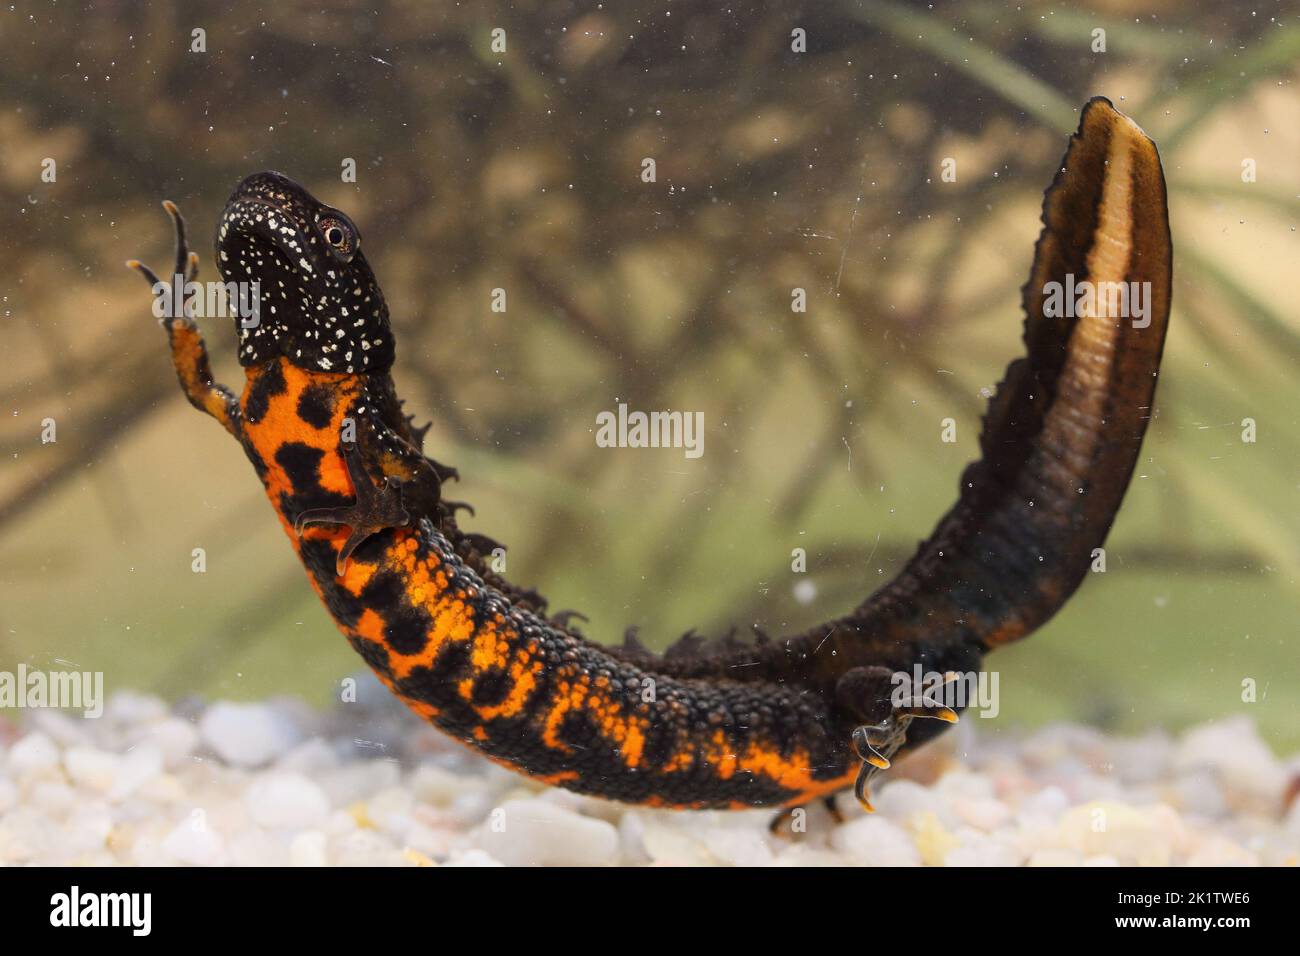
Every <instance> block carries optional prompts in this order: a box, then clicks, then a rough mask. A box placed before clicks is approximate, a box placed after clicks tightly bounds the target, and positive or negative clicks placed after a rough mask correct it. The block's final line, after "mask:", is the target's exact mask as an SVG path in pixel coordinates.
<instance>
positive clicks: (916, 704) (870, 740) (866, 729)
mask: <svg viewBox="0 0 1300 956" xmlns="http://www.w3.org/2000/svg"><path fill="white" fill-rule="evenodd" d="M955 677H956V675H955V674H954V675H950V676H949V677H948V680H949V681H951V680H952V679H954V678H955ZM917 718H926V719H932V720H942V721H946V722H947V723H950V724H955V723H957V720H958V717H957V712H956V711H955V710H953V709H952V708H951V707H949V706H947V705H946V704H944V703H943V701H941V700H938V699H937V698H935V697H934V696H917V697H913V698H910V699H908V700H905V701H902V702H900V703H896V704H895V705H894V707H893V711H892V712H891V713H890V715H889V716H888V717H886V718H885V719H884V720H882V721H880V723H877V724H866V725H863V726H861V727H856V728H854V730H853V735H852V738H851V741H852V745H853V752H854V753H856V754H857V756H858V758H859V759H860V760H861V761H862V766H861V767H859V768H858V776H857V779H856V780H855V781H854V783H853V795H854V796H855V797H857V799H858V803H860V804H861V805H862V808H863V809H864V810H866V811H867V812H868V813H874V812H875V807H873V806H872V805H871V799H870V794H869V792H868V785H869V784H870V782H871V778H872V777H874V776H875V775H876V774H877V773H878V772H879V771H881V770H888V769H889V768H890V766H891V762H890V758H891V757H893V755H894V754H895V753H897V752H898V750H899V749H900V748H901V747H902V746H903V744H904V743H905V742H906V741H907V729H908V727H909V726H911V723H912V721H913V720H916V719H917Z"/></svg>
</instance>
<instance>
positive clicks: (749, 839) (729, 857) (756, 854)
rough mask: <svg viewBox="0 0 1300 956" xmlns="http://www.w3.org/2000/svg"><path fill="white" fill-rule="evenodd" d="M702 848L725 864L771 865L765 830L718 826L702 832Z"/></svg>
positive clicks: (770, 852)
mask: <svg viewBox="0 0 1300 956" xmlns="http://www.w3.org/2000/svg"><path fill="white" fill-rule="evenodd" d="M704 848H705V849H706V850H708V851H709V854H710V855H711V856H712V857H713V858H714V859H715V860H717V861H718V862H719V863H722V864H725V865H727V866H745V867H750V866H771V865H772V848H771V847H770V846H768V843H767V832H766V831H765V830H750V829H747V828H745V829H742V828H741V827H718V828H716V829H712V830H709V831H708V832H706V833H705V834H704Z"/></svg>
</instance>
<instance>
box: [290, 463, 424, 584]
mask: <svg viewBox="0 0 1300 956" xmlns="http://www.w3.org/2000/svg"><path fill="white" fill-rule="evenodd" d="M343 458H344V461H345V462H346V463H347V466H348V474H349V475H350V476H351V478H352V486H353V489H354V491H355V494H356V501H355V502H354V503H353V504H351V505H345V506H343V507H341V508H310V509H308V510H306V511H303V512H301V513H300V514H299V515H298V516H297V518H295V519H294V522H293V528H294V531H295V532H296V533H297V534H298V536H299V537H301V536H302V535H303V533H304V531H305V530H306V527H307V525H309V524H341V525H347V526H348V527H349V528H351V529H352V533H351V534H349V535H348V537H347V540H346V541H344V542H343V545H342V547H340V548H339V552H338V556H337V557H336V559H335V564H334V567H335V571H336V572H337V573H338V576H339V577H342V576H343V575H344V573H345V572H346V571H347V566H348V558H350V557H351V556H352V552H354V551H355V550H356V549H357V548H358V547H359V546H360V545H361V544H362V542H364V541H365V540H366V539H367V538H369V537H370V536H371V535H374V534H378V533H379V532H381V531H386V530H388V529H389V528H401V527H405V526H406V525H407V524H409V523H410V520H411V516H410V514H409V513H408V512H407V510H406V506H405V505H403V503H402V482H401V481H400V480H399V479H397V478H395V477H393V476H391V475H390V476H388V477H387V478H385V479H384V483H383V485H381V486H379V487H375V485H374V483H373V482H372V481H371V480H370V476H369V474H367V472H366V469H365V463H364V462H363V461H362V460H361V452H360V450H359V449H358V448H357V446H356V445H355V444H352V445H344V446H343Z"/></svg>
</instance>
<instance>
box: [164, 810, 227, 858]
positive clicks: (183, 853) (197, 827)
mask: <svg viewBox="0 0 1300 956" xmlns="http://www.w3.org/2000/svg"><path fill="white" fill-rule="evenodd" d="M161 850H162V852H163V854H164V855H165V856H166V857H168V858H170V859H171V860H173V861H175V862H177V863H188V864H190V865H192V866H220V865H221V864H222V863H224V862H225V859H226V844H225V841H224V840H222V839H221V837H220V835H219V834H217V833H215V832H213V830H212V829H211V828H210V827H208V826H205V825H201V824H199V823H197V822H196V821H195V820H193V819H190V820H185V821H184V822H182V823H181V824H179V825H178V826H177V827H175V828H174V829H173V830H172V831H171V832H170V833H168V834H167V836H166V838H165V839H164V840H163V841H162V846H161Z"/></svg>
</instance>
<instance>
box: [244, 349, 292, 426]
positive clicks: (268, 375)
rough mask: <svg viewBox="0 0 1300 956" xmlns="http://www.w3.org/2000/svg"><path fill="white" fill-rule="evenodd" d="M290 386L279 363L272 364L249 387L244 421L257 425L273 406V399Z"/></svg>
mask: <svg viewBox="0 0 1300 956" xmlns="http://www.w3.org/2000/svg"><path fill="white" fill-rule="evenodd" d="M286 388H288V385H287V384H286V383H285V380H284V370H283V369H281V368H280V363H279V362H272V363H271V364H270V365H268V366H267V368H266V371H264V372H263V373H262V374H261V375H259V376H258V377H257V378H256V379H254V380H253V384H252V385H250V386H249V387H248V397H247V398H246V399H245V401H244V420H245V421H247V422H249V423H250V424H252V425H256V424H257V423H258V422H260V421H261V420H262V419H263V418H264V417H266V410H267V409H268V408H269V407H270V405H271V399H272V398H273V397H274V396H276V395H281V394H283V393H284V390H285V389H286Z"/></svg>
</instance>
